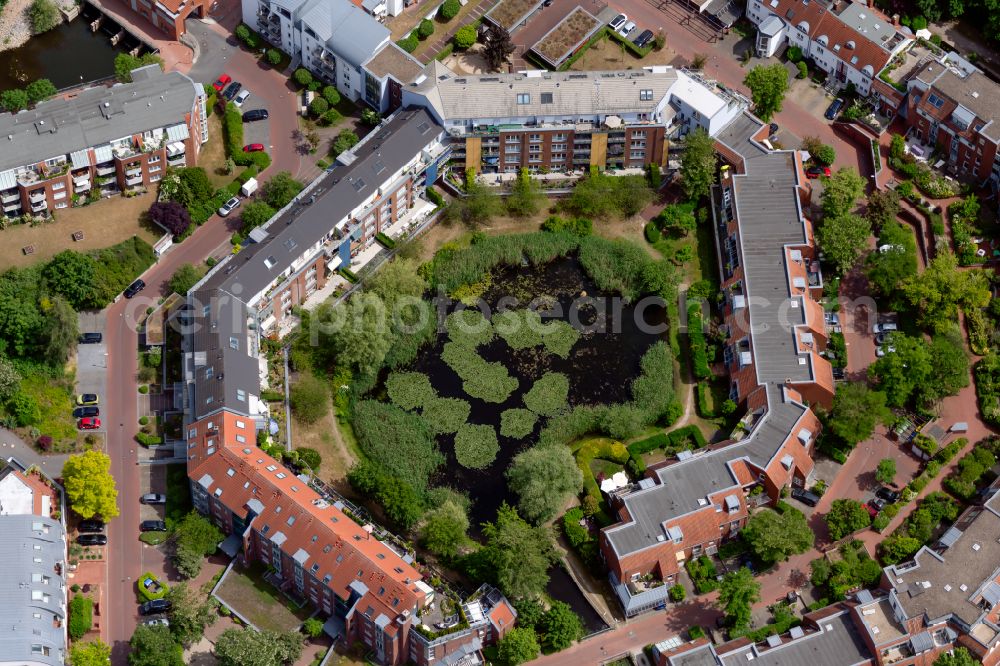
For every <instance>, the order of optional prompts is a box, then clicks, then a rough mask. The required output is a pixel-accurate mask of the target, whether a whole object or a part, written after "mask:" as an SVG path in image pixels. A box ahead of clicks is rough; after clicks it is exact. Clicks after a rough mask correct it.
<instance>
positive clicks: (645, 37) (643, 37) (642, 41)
mask: <svg viewBox="0 0 1000 666" xmlns="http://www.w3.org/2000/svg"><path fill="white" fill-rule="evenodd" d="M651 41H653V31H652V30H643V31H642V33H641V34H640V35H639V36H638V37H636V38H635V39H633V40H632V43H633V44H635V45H636V46H637V47H638V48H640V49H644V48H646V45H647V44H649V43H650V42H651Z"/></svg>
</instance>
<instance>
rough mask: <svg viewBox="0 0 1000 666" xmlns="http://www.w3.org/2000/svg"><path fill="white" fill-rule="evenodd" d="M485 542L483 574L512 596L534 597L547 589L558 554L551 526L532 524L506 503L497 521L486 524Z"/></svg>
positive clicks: (500, 510) (484, 526) (484, 529)
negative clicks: (550, 573)
mask: <svg viewBox="0 0 1000 666" xmlns="http://www.w3.org/2000/svg"><path fill="white" fill-rule="evenodd" d="M483 537H484V538H485V540H486V545H485V546H484V547H483V549H482V550H481V551H480V552H479V553H478V555H479V556H480V558H481V562H482V564H483V565H485V566H484V569H485V570H484V571H481V572H480V574H481V575H483V576H484V577H485V578H486V579H489V578H492V579H493V580H495V581H496V584H497V586H498V587H499V588H500V591H501V592H503V593H504V594H505V595H507V597H509V598H518V597H535V596H538V595H540V594H541V593H542V592H544V591H545V586H546V585H547V584H548V582H549V567H550V566H551V565H552V564H553V563H554V562H555V561H556V559H557V555H556V552H555V547H554V545H553V542H552V533H551V532H550V530H549V528H547V527H544V526H540V527H532V526H531V525H529V524H528V523H527V522H525V520H524V519H523V518H521V517H520V516H519V515H517V511H516V510H515V509H514V508H512V507H510V506H508V505H507V504H503V505H502V506H501V507H500V509H499V510H498V511H497V517H496V521H495V522H493V523H486V524H484V525H483Z"/></svg>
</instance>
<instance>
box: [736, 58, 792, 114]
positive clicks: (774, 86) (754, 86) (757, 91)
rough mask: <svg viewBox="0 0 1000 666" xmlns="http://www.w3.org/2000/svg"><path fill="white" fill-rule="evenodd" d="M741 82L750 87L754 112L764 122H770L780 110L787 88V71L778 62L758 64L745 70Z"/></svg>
mask: <svg viewBox="0 0 1000 666" xmlns="http://www.w3.org/2000/svg"><path fill="white" fill-rule="evenodd" d="M743 83H744V84H745V85H746V86H747V87H748V88H750V95H751V97H753V106H754V113H755V114H756V115H757V117H758V118H760V119H761V120H763V121H764V122H770V120H771V117H772V116H774V114H775V113H777V112H778V111H781V102H782V100H784V98H785V91H786V90H788V72H787V71H786V70H785V66H784V65H782V64H779V63H775V64H773V65H758V66H756V67H754V68H753V69H751V70H750V71H749V72H747V75H746V77H744V79H743Z"/></svg>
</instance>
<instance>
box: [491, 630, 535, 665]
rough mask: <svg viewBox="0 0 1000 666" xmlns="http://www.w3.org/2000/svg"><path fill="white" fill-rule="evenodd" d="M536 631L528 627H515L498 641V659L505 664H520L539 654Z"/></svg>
mask: <svg viewBox="0 0 1000 666" xmlns="http://www.w3.org/2000/svg"><path fill="white" fill-rule="evenodd" d="M538 651H539V648H538V641H537V640H536V639H535V631H534V630H533V629H531V628H528V627H515V628H514V629H511V630H510V631H509V632H507V635H506V636H504V637H503V638H501V639H500V640H499V641H497V659H498V660H499V661H500V663H501V664H504V665H505V666H518V664H523V663H526V662H529V661H531V660H532V659H535V658H536V657H537V656H538Z"/></svg>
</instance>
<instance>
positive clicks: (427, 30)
mask: <svg viewBox="0 0 1000 666" xmlns="http://www.w3.org/2000/svg"><path fill="white" fill-rule="evenodd" d="M433 34H434V22H433V21H431V20H429V19H424V20H423V21H421V22H420V25H418V26H417V36H418V37H419V38H420V41H423V40H425V39H427V38H428V37H430V36H431V35H433Z"/></svg>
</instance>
